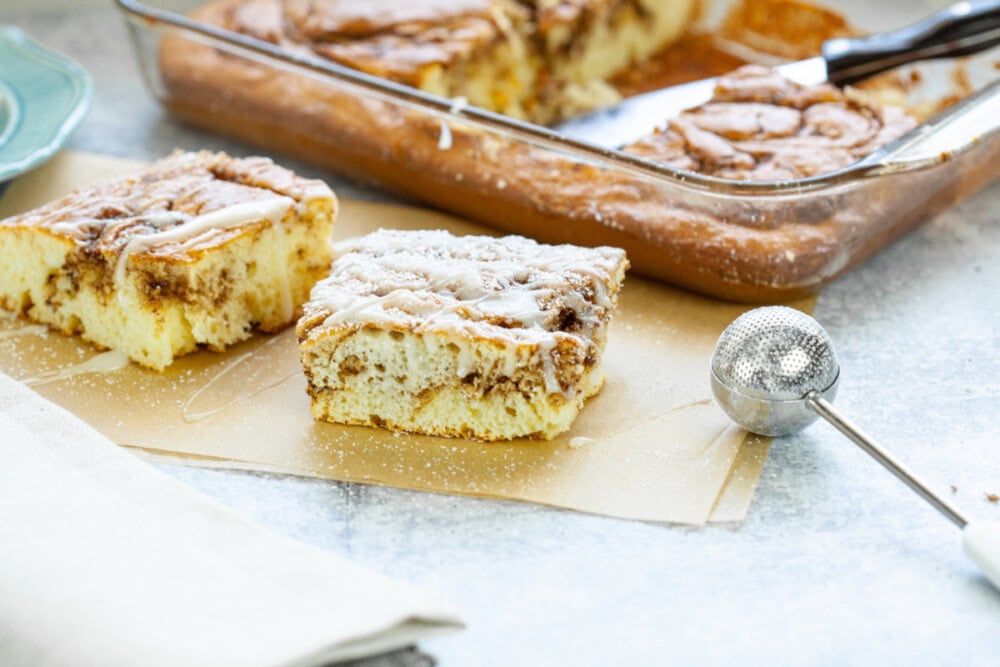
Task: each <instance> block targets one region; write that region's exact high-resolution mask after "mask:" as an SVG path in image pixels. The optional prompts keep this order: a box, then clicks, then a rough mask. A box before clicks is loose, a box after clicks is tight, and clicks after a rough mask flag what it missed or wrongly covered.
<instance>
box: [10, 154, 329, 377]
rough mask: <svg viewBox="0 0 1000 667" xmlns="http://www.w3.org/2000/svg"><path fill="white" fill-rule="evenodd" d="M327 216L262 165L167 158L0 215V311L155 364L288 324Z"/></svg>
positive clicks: (292, 179) (313, 199)
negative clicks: (21, 211)
mask: <svg viewBox="0 0 1000 667" xmlns="http://www.w3.org/2000/svg"><path fill="white" fill-rule="evenodd" d="M335 215H336V199H335V197H334V194H333V192H331V191H330V189H329V188H328V187H327V186H326V185H324V184H323V183H321V182H320V181H314V180H307V179H303V178H300V177H298V176H296V175H295V174H293V173H292V172H290V171H288V170H287V169H284V168H282V167H279V166H278V165H276V164H274V163H273V162H271V161H270V160H268V159H265V158H244V159H236V158H232V157H229V156H228V155H225V154H222V153H208V152H200V153H176V154H174V155H172V156H170V157H168V158H166V159H163V160H161V161H159V162H155V163H153V164H152V165H150V166H149V167H148V168H146V169H145V170H143V171H140V172H139V173H136V174H133V175H129V176H124V177H120V178H114V179H110V180H106V181H103V182H100V183H97V184H95V185H90V186H86V187H83V188H80V189H78V190H76V191H74V192H72V193H70V194H68V195H66V196H65V197H63V198H62V199H59V200H57V201H54V202H51V203H49V204H46V205H45V206H42V207H41V208H38V209H35V210H33V211H28V212H27V213H24V214H22V215H18V216H15V217H12V218H8V219H6V220H3V221H0V305H2V306H3V307H4V308H6V309H7V310H12V311H16V312H19V313H21V314H22V315H24V316H25V317H27V318H29V319H31V320H34V321H36V322H40V323H44V324H48V325H49V326H50V327H52V328H54V329H57V330H59V331H62V332H64V333H67V334H77V333H78V334H80V335H81V336H82V337H83V338H85V339H87V340H89V341H92V342H93V343H96V344H97V345H99V346H102V347H106V348H113V349H118V350H121V351H124V352H125V353H126V354H128V356H129V358H130V359H132V360H134V361H136V362H138V363H140V364H142V365H144V366H148V367H150V368H153V369H157V370H162V369H163V368H165V367H166V366H168V365H170V363H171V362H172V361H173V360H174V358H175V357H177V356H180V355H183V354H186V353H188V352H191V351H193V350H195V349H196V348H198V347H199V346H205V347H208V348H211V349H213V350H221V349H223V348H225V347H226V346H228V345H231V344H233V343H236V342H238V341H241V340H244V339H246V338H248V337H249V336H250V334H251V331H252V330H253V329H255V328H256V329H259V330H261V331H276V330H278V329H281V328H283V327H286V326H288V325H290V324H291V323H292V322H293V321H294V318H295V316H296V314H297V312H298V311H299V309H300V307H301V304H302V303H303V301H305V299H306V298H307V297H308V294H309V290H310V289H311V287H312V286H313V284H314V283H315V282H316V281H317V280H318V279H319V278H321V277H323V276H324V275H326V273H327V271H328V270H329V265H330V258H331V255H330V233H331V229H332V225H333V222H334V217H335Z"/></svg>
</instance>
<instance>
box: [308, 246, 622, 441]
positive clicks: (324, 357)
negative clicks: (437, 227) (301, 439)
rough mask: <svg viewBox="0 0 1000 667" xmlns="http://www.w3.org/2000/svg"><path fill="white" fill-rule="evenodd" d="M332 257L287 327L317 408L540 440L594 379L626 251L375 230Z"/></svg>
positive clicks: (445, 431)
mask: <svg viewBox="0 0 1000 667" xmlns="http://www.w3.org/2000/svg"><path fill="white" fill-rule="evenodd" d="M335 254H337V255H338V256H337V258H336V259H335V260H334V263H333V267H332V269H331V272H330V275H329V276H328V277H327V278H325V279H324V280H322V281H320V282H319V283H317V285H316V287H315V288H314V289H313V291H312V294H311V296H310V298H309V301H308V302H307V303H306V305H305V308H304V314H303V316H302V318H301V319H300V320H299V323H298V327H297V334H298V337H299V344H300V352H301V357H302V363H303V366H304V368H305V372H306V376H307V378H308V391H309V395H310V397H311V401H312V411H313V414H314V416H315V417H317V418H319V419H324V420H328V421H332V422H339V423H345V424H365V425H375V426H382V427H387V428H390V429H394V430H401V431H410V432H417V433H426V434H431V435H443V436H462V437H467V438H475V439H479V440H487V441H491V440H506V439H511V438H520V437H530V438H543V439H548V438H552V437H553V436H555V435H557V434H559V433H561V432H563V431H565V430H567V429H568V428H569V427H570V424H571V423H572V422H573V420H574V418H575V417H576V415H577V414H578V413H579V411H580V409H581V407H582V406H583V403H584V401H585V400H586V399H587V398H588V397H590V396H592V395H594V394H596V393H597V392H598V391H599V390H600V388H601V385H602V383H603V380H604V375H603V372H602V370H601V356H602V352H603V350H604V347H605V343H606V340H607V328H608V323H609V321H610V319H611V317H612V313H613V311H614V309H615V305H616V303H617V298H618V293H619V290H620V288H621V284H622V280H623V279H624V274H625V270H626V268H627V260H626V258H625V253H624V252H623V251H621V250H618V249H616V248H610V247H599V248H581V247H577V246H572V245H555V246H553V245H543V244H539V243H536V242H535V241H532V240H529V239H526V238H523V237H519V236H507V237H502V238H493V237H485V236H464V237H457V236H453V235H451V234H450V233H448V232H445V231H421V232H410V231H386V230H380V231H378V232H375V233H373V234H370V235H368V236H365V237H363V238H361V239H359V240H355V241H352V242H348V245H346V246H345V247H343V248H338V251H337V253H335Z"/></svg>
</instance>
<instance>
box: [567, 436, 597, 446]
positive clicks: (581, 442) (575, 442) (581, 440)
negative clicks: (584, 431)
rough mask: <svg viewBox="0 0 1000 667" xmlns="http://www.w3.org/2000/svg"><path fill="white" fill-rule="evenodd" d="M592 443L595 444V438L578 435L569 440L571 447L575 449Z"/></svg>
mask: <svg viewBox="0 0 1000 667" xmlns="http://www.w3.org/2000/svg"><path fill="white" fill-rule="evenodd" d="M592 442H595V440H594V439H593V438H588V437H586V436H582V435H577V436H574V437H572V438H570V439H569V446H570V447H572V448H573V449H580V448H581V447H584V446H586V445H589V444H590V443H592Z"/></svg>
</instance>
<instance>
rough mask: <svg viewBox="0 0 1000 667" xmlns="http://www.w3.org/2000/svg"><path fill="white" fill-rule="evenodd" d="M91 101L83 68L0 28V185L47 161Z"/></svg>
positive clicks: (7, 28)
mask: <svg viewBox="0 0 1000 667" xmlns="http://www.w3.org/2000/svg"><path fill="white" fill-rule="evenodd" d="M93 97H94V84H93V83H92V82H91V79H90V75H89V74H87V72H86V71H85V70H84V69H83V68H82V67H80V66H79V65H78V64H76V63H75V62H73V61H72V60H69V59H68V58H65V57H63V56H61V55H59V54H57V53H53V52H52V51H49V50H48V49H45V48H43V47H41V46H39V45H38V44H36V43H35V42H33V41H31V40H30V39H29V38H28V37H27V36H26V35H25V34H24V33H23V32H22V31H21V30H19V29H18V28H15V27H13V26H0V183H3V182H4V181H7V180H9V179H11V178H14V177H15V176H17V175H18V174H21V173H23V172H25V171H27V170H29V169H31V168H33V167H36V166H38V165H39V164H41V163H42V162H44V161H45V160H47V159H49V158H50V157H52V156H53V155H54V154H55V152H56V151H58V150H59V148H60V147H61V146H62V145H63V143H65V141H66V139H67V138H68V137H69V135H70V133H71V132H72V131H73V130H74V129H75V128H76V126H77V125H78V124H79V123H80V121H81V120H82V119H83V117H84V115H85V114H86V113H87V110H88V109H89V108H90V102H91V100H92V99H93Z"/></svg>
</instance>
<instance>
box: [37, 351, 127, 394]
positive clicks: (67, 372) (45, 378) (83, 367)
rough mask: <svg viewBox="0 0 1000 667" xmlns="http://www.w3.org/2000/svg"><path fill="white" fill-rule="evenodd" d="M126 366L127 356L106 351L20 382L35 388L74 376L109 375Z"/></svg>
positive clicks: (119, 352) (120, 352)
mask: <svg viewBox="0 0 1000 667" xmlns="http://www.w3.org/2000/svg"><path fill="white" fill-rule="evenodd" d="M128 364H129V359H128V355H127V354H125V353H124V352H122V351H121V350H107V351H106V352H101V353H100V354H96V355H94V356H93V357H91V358H90V359H87V360H86V361H83V362H81V363H79V364H73V365H72V366H68V367H66V368H58V369H55V370H51V371H45V372H43V373H39V374H38V375H36V376H34V377H30V378H25V379H23V380H21V381H22V382H23V383H24V384H26V385H28V386H29V387H37V386H38V385H42V384H48V383H50V382H57V381H59V380H65V379H67V378H70V377H73V376H76V375H85V374H87V373H111V372H113V371H118V370H121V369H123V368H125V367H126V366H128Z"/></svg>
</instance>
